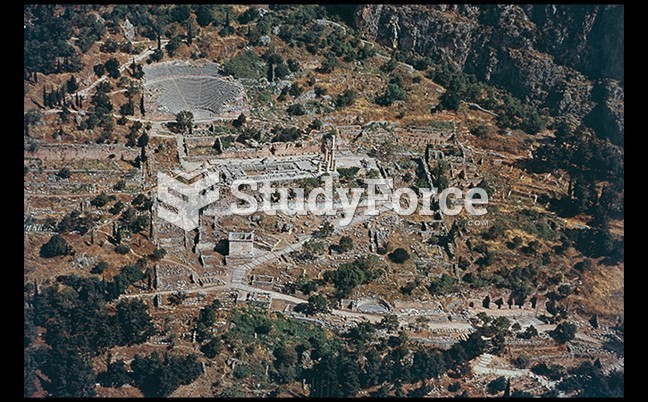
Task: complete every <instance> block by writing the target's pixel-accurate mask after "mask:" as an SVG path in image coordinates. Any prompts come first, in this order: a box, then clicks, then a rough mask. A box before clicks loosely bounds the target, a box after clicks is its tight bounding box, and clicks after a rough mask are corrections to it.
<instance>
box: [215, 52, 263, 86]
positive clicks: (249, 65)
mask: <svg viewBox="0 0 648 402" xmlns="http://www.w3.org/2000/svg"><path fill="white" fill-rule="evenodd" d="M262 63H263V61H262V60H261V58H260V57H259V56H258V55H257V54H256V53H254V52H253V51H251V50H248V51H245V52H243V53H239V54H238V55H236V56H234V57H232V58H231V59H229V60H227V61H226V62H225V63H224V64H223V70H224V72H225V74H226V75H231V76H233V77H234V78H250V79H258V78H261V77H262V76H263V69H262V67H261V66H262Z"/></svg>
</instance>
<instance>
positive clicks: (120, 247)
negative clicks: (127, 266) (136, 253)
mask: <svg viewBox="0 0 648 402" xmlns="http://www.w3.org/2000/svg"><path fill="white" fill-rule="evenodd" d="M115 252H116V253H117V254H121V255H126V254H128V253H130V247H128V246H127V245H125V244H120V245H118V246H117V247H115Z"/></svg>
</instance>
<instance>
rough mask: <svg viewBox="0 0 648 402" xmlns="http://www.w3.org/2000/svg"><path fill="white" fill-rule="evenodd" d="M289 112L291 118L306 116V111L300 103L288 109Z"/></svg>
mask: <svg viewBox="0 0 648 402" xmlns="http://www.w3.org/2000/svg"><path fill="white" fill-rule="evenodd" d="M287 112H288V114H289V115H291V116H303V115H305V114H306V109H304V107H303V106H302V105H300V104H299V103H294V104H292V105H290V106H289V107H288V110H287Z"/></svg>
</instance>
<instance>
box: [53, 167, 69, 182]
mask: <svg viewBox="0 0 648 402" xmlns="http://www.w3.org/2000/svg"><path fill="white" fill-rule="evenodd" d="M56 176H58V177H60V178H61V179H69V178H70V169H68V168H63V169H61V170H59V171H58V173H57V174H56Z"/></svg>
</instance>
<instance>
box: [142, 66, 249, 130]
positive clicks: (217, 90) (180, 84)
mask: <svg viewBox="0 0 648 402" xmlns="http://www.w3.org/2000/svg"><path fill="white" fill-rule="evenodd" d="M144 76H145V83H144V88H145V90H146V96H147V97H148V98H149V99H148V101H149V102H153V103H155V104H157V109H158V111H159V112H162V113H165V114H166V113H168V114H172V115H175V114H177V113H178V112H180V111H183V110H188V111H191V112H192V113H193V114H194V118H195V119H196V120H204V119H212V118H215V117H217V116H218V115H219V114H221V113H223V112H230V111H234V110H235V109H237V108H236V105H240V103H241V101H242V99H243V87H242V86H241V85H240V84H239V83H237V82H233V81H228V80H225V79H223V78H221V77H220V76H219V75H218V65H217V64H215V63H210V64H206V65H204V66H192V65H185V64H168V63H160V64H158V65H154V66H147V68H146V69H145V75H144Z"/></svg>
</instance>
